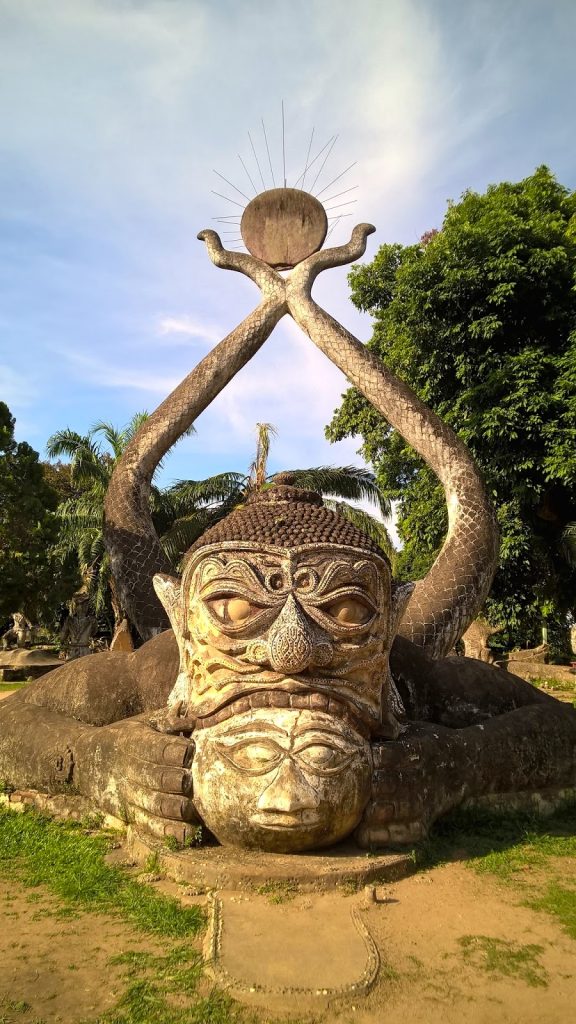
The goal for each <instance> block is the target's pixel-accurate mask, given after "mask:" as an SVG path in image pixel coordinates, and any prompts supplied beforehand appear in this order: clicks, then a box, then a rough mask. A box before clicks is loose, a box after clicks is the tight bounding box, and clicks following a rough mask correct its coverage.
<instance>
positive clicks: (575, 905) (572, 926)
mask: <svg viewBox="0 0 576 1024" xmlns="http://www.w3.org/2000/svg"><path fill="white" fill-rule="evenodd" d="M525 902H526V906H527V907H530V908H531V909H532V910H544V911H546V913H547V914H551V915H552V917H556V918H557V919H558V921H559V922H560V924H561V925H562V927H563V928H564V930H565V931H566V932H567V933H568V935H569V936H570V938H572V939H576V889H568V888H567V887H566V886H564V885H560V884H559V883H558V882H550V883H549V885H547V886H546V888H545V889H544V891H543V892H541V893H540V895H539V896H537V897H535V898H534V899H529V900H526V901H525Z"/></svg>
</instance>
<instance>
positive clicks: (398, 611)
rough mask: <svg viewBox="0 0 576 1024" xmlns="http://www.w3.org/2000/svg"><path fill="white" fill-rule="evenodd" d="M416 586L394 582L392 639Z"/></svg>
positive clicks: (391, 622)
mask: <svg viewBox="0 0 576 1024" xmlns="http://www.w3.org/2000/svg"><path fill="white" fill-rule="evenodd" d="M415 586H416V584H415V583H392V611H391V615H390V626H391V635H392V639H394V637H395V636H396V634H397V632H398V627H399V625H400V623H401V622H402V618H403V616H404V612H405V611H406V606H407V604H408V601H409V600H410V597H411V595H412V591H413V590H414V587H415ZM166 610H168V609H166ZM168 614H170V613H168Z"/></svg>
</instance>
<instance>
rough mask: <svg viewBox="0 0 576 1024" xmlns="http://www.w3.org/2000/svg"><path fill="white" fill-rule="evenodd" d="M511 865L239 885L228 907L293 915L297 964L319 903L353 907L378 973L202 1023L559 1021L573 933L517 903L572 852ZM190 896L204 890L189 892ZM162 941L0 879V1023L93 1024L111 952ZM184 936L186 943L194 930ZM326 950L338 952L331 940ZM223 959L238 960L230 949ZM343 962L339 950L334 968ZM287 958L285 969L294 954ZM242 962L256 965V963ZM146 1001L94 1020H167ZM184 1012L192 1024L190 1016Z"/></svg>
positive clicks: (261, 921) (254, 914)
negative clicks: (510, 870)
mask: <svg viewBox="0 0 576 1024" xmlns="http://www.w3.org/2000/svg"><path fill="white" fill-rule="evenodd" d="M132 870H133V871H134V872H136V870H137V869H136V868H134V869H132ZM517 875H518V872H517V873H516V874H515V879H514V882H513V884H510V882H509V881H506V880H504V881H502V879H499V878H495V877H494V876H493V875H490V874H482V875H479V874H478V873H477V872H476V871H474V870H473V869H472V868H471V867H470V866H468V865H467V864H466V863H463V862H461V861H455V862H453V863H448V864H444V865H442V866H439V867H435V868H432V869H431V870H428V871H418V872H417V873H415V874H414V875H412V876H411V877H408V878H405V879H402V880H400V881H398V882H395V883H392V884H388V885H386V886H382V887H376V889H375V890H374V896H375V900H374V899H373V900H372V901H369V900H368V899H367V894H366V893H365V892H364V891H362V892H360V893H351V894H349V895H346V894H345V893H343V892H332V893H322V894H321V895H320V894H319V895H318V896H314V895H312V896H311V895H310V894H309V893H308V894H306V893H302V894H298V893H296V894H293V893H291V892H289V891H287V892H286V893H285V894H284V895H283V894H282V893H281V892H280V893H279V892H275V893H274V894H272V895H271V896H270V895H268V896H267V895H266V894H265V893H262V894H260V895H257V896H255V897H250V898H247V897H246V894H242V897H240V896H239V899H240V898H241V900H242V903H241V906H242V910H243V912H245V914H246V921H247V923H248V926H249V927H250V926H252V927H253V928H254V929H255V930H256V929H259V928H260V929H262V928H265V927H266V926H267V922H268V921H269V920H270V918H273V919H274V927H275V928H277V929H281V928H282V926H283V920H284V918H285V924H286V927H287V928H289V927H290V922H294V920H295V916H294V915H295V914H298V915H300V916H301V917H302V920H303V924H304V923H305V922H307V923H306V924H305V926H304V927H302V928H300V934H301V935H302V936H303V939H302V942H301V944H300V946H299V948H298V951H297V953H295V951H294V944H293V943H292V944H291V946H290V949H291V952H290V956H292V957H295V956H297V957H299V958H300V960H301V963H302V965H303V969H302V973H303V974H306V970H305V968H304V965H306V964H307V963H308V961H309V960H310V959H313V958H317V957H318V938H319V935H318V929H317V928H315V921H318V919H319V915H323V916H324V917H325V918H326V919H328V918H329V917H330V915H333V916H334V919H335V920H337V917H338V913H340V912H341V911H342V908H343V906H344V905H346V906H349V907H350V908H352V907H356V908H357V910H358V914H359V915H360V916H361V918H362V920H363V921H364V923H365V925H366V927H367V929H368V931H369V932H370V933H371V935H372V937H373V939H374V941H375V943H376V945H377V947H378V950H379V954H380V958H381V968H380V972H379V975H378V978H377V980H376V983H375V984H374V986H373V987H372V989H371V991H370V992H369V993H368V994H367V995H365V996H359V997H357V998H355V997H354V996H347V997H346V998H345V999H334V1000H328V1001H327V1000H325V999H323V998H319V999H317V998H313V997H310V996H308V997H302V996H295V995H294V994H290V993H289V992H286V993H284V994H283V995H279V994H275V995H272V994H270V993H267V992H262V991H261V992H258V991H254V992H253V993H242V994H240V995H239V998H240V999H241V1002H242V1003H243V1004H244V1006H245V1010H244V1011H243V1010H242V1009H241V1008H238V1007H234V1006H229V1007H228V1008H226V1007H222V1013H221V1015H218V1016H217V1017H214V1016H213V1013H212V1011H211V1014H210V1016H209V1017H206V1024H208V1022H210V1024H211V1022H212V1021H216V1024H227V1022H229V1021H230V1022H231V1021H235V1022H236V1021H239V1020H240V1019H244V1020H249V1018H250V1016H251V1012H252V1011H254V1012H255V1014H256V1018H257V1020H258V1021H262V1022H264V1021H266V1022H268V1021H272V1020H279V1019H280V1020H282V1019H283V1020H287V1019H289V1020H291V1021H298V1022H304V1021H306V1022H308V1021H310V1022H312V1021H313V1022H314V1024H329V1022H338V1024H352V1022H356V1024H377V1022H378V1024H388V1022H390V1024H392V1022H393V1021H394V1024H397V1022H398V1021H406V1022H409V1024H437V1022H438V1024H461V1022H462V1021H463V1020H465V1021H467V1022H470V1024H565V1022H567V1021H569V1020H571V1019H572V1014H573V1010H574V1005H575V1003H576V941H575V940H574V939H573V938H571V937H570V936H569V934H567V932H566V930H565V928H564V927H563V925H562V923H561V922H560V921H559V920H557V919H556V918H555V917H554V916H551V915H550V914H548V913H544V912H542V911H538V910H536V909H533V908H530V907H528V906H525V905H523V903H525V901H526V899H527V898H531V896H532V895H533V894H534V893H535V892H536V893H537V892H538V891H540V890H543V889H544V888H545V886H546V885H547V884H548V882H549V881H550V878H551V877H553V878H554V880H555V884H562V885H564V886H566V887H568V888H572V889H574V888H576V873H575V862H574V858H571V857H562V858H556V859H553V861H552V862H551V863H548V864H547V865H545V866H544V867H541V866H540V867H539V866H538V865H535V866H533V867H530V866H528V867H527V868H526V870H524V869H520V871H519V875H520V879H518V877H516V876H517ZM150 884H151V885H153V887H154V888H156V889H159V890H160V891H163V892H165V893H166V894H167V895H173V894H174V893H176V892H178V891H180V892H181V893H182V892H183V890H182V888H181V887H180V890H179V888H178V886H177V885H176V884H175V883H170V882H168V881H162V880H158V881H156V882H152V883H150ZM225 895H227V897H228V898H233V897H231V896H230V894H225ZM192 899H194V901H195V902H198V897H196V896H192V895H188V896H185V901H186V902H188V903H189V902H191V901H192ZM200 901H201V902H204V900H203V899H202V897H200ZM267 909H268V910H269V911H270V914H269V915H268V914H267ZM272 911H273V913H272ZM171 942H172V940H166V939H163V940H161V941H159V940H156V939H155V938H154V937H150V936H143V935H142V933H141V932H139V931H138V930H136V929H134V928H132V927H131V926H130V925H129V924H127V923H126V922H124V921H122V920H121V919H119V918H116V917H112V916H108V915H106V914H95V913H85V912H80V913H76V912H72V913H71V911H70V908H69V907H67V906H65V905H64V904H62V903H61V902H60V901H59V900H58V899H56V898H55V897H54V896H52V895H50V893H49V892H47V891H46V890H45V889H44V888H33V889H30V888H26V887H24V886H23V885H21V884H20V883H19V882H16V881H10V882H2V883H0V957H1V963H2V971H1V972H0V1022H1V1024H8V1022H9V1024H44V1022H46V1024H48V1022H50V1024H51V1022H61V1024H81V1022H82V1024H84V1022H86V1024H96V1022H97V1021H99V1020H100V1019H101V1018H102V1016H103V1015H105V1014H107V1013H108V1014H110V1012H111V1008H112V1007H114V1006H116V1004H117V1003H118V1000H119V998H120V999H121V997H122V992H123V991H124V989H125V988H126V985H127V975H126V967H125V966H122V965H119V964H118V956H119V954H120V955H122V954H126V953H127V951H139V952H140V953H146V952H148V953H150V954H151V955H152V956H154V957H158V956H160V955H164V956H165V955H166V953H167V951H169V949H170V945H171ZM194 943H195V945H196V946H197V947H198V948H200V943H201V940H200V939H199V938H198V937H196V938H195V939H194ZM172 945H173V942H172ZM280 945H281V944H280ZM275 948H276V949H277V948H278V943H275ZM287 948H288V944H287ZM339 955H340V956H342V957H344V958H345V951H341V952H340V954H339ZM237 959H239V960H240V961H241V955H239V957H237ZM114 960H115V961H116V962H114ZM111 961H112V962H111ZM348 966H349V965H348V964H346V963H345V962H344V960H343V963H342V970H343V972H344V971H345V970H346V969H347V968H348ZM293 967H294V969H295V970H296V971H297V968H298V965H297V963H294V964H293ZM252 968H253V974H254V976H255V977H257V976H258V964H252ZM264 968H265V969H264ZM264 968H263V971H262V973H263V974H265V975H266V976H268V975H269V974H270V965H269V964H267V965H264ZM285 968H286V965H284V966H283V969H284V970H285ZM332 971H333V972H335V973H336V974H337V972H338V965H337V964H332ZM146 1014H147V1010H146V1005H145V1002H144V1003H143V1004H142V1008H141V1015H140V1016H138V1015H136V1016H134V1017H133V1016H123V1015H122V1014H120V1015H114V1016H113V1017H112V1018H110V1017H108V1016H107V1017H106V1021H108V1020H109V1019H113V1020H114V1021H118V1024H124V1021H126V1022H129V1024H131V1022H132V1021H133V1020H134V1021H138V1022H139V1024H148V1022H151V1024H163V1020H164V1019H166V1020H167V1021H170V1022H171V1021H172V1019H173V1018H172V1017H171V1016H168V1017H166V1018H163V1017H162V1015H161V1014H160V1016H158V1014H157V1013H156V1015H154V1016H147V1015H146ZM195 1019H196V1018H195ZM186 1020H188V1017H186ZM197 1020H198V1024H204V1020H203V1018H202V1017H201V1016H199V1017H198V1018H197Z"/></svg>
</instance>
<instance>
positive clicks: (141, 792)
mask: <svg viewBox="0 0 576 1024" xmlns="http://www.w3.org/2000/svg"><path fill="white" fill-rule="evenodd" d="M130 805H131V806H133V807H135V808H138V809H139V810H140V811H146V812H148V813H150V814H153V815H155V816H156V817H158V818H167V819H169V820H171V821H194V820H198V815H197V813H196V810H195V808H194V804H193V803H192V801H191V800H189V799H187V798H186V797H183V796H176V795H174V794H170V793H156V792H154V791H153V790H151V789H146V788H145V787H139V788H134V789H132V790H131V793H130Z"/></svg>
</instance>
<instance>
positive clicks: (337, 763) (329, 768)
mask: <svg viewBox="0 0 576 1024" xmlns="http://www.w3.org/2000/svg"><path fill="white" fill-rule="evenodd" d="M353 754H354V751H350V750H348V749H344V748H341V747H337V746H332V744H331V743H319V742H318V743H308V744H307V745H306V746H304V747H301V748H300V749H299V750H297V751H295V752H294V758H295V759H296V760H297V761H299V762H300V765H301V766H303V767H304V768H308V769H309V770H310V771H312V772H316V773H318V774H319V775H331V774H336V773H337V772H340V771H342V770H343V769H344V768H346V766H347V765H348V764H350V760H351V757H352V756H353Z"/></svg>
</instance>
